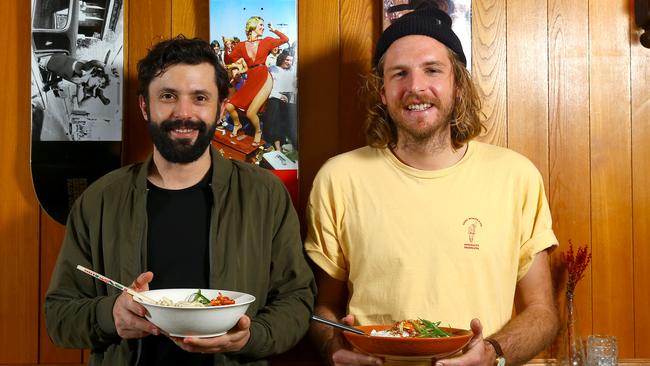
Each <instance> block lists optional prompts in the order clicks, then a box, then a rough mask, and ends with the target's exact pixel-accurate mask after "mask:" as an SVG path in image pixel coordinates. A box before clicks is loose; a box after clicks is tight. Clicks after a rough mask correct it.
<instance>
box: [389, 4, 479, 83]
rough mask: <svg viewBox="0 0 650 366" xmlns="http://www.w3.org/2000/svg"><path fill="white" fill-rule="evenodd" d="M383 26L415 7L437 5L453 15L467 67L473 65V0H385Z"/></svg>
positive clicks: (453, 25)
mask: <svg viewBox="0 0 650 366" xmlns="http://www.w3.org/2000/svg"><path fill="white" fill-rule="evenodd" d="M383 1H384V8H383V10H384V11H383V23H382V25H383V28H384V29H386V27H388V26H389V25H390V24H391V22H393V21H394V20H395V19H397V18H399V17H400V16H402V15H404V14H406V13H408V12H410V11H413V10H414V9H417V8H420V7H427V6H435V7H437V8H438V9H440V10H442V11H444V12H446V13H447V14H449V16H450V17H451V22H452V23H451V27H452V29H453V30H454V33H456V35H457V36H458V38H459V39H460V43H461V44H462V46H463V51H464V53H465V57H467V69H468V70H471V67H472V0H383Z"/></svg>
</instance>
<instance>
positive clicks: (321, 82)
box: [298, 0, 341, 227]
mask: <svg viewBox="0 0 650 366" xmlns="http://www.w3.org/2000/svg"><path fill="white" fill-rule="evenodd" d="M339 12H340V8H339V2H338V0H323V1H320V2H318V4H316V3H315V2H310V1H299V2H298V94H299V95H300V97H299V98H300V101H299V106H298V118H299V123H300V125H299V127H298V134H299V140H300V142H299V148H300V170H299V174H300V204H299V214H300V215H301V217H302V216H303V213H304V207H305V205H306V202H307V197H308V196H309V191H310V190H311V184H312V181H313V180H314V176H315V175H316V172H317V171H318V169H319V168H320V167H321V165H322V164H323V163H324V162H325V160H327V159H328V158H329V157H331V156H334V155H335V154H337V153H338V152H339V151H340V150H339V149H338V142H337V140H338V138H339V136H340V133H339V128H340V127H339V123H340V122H339V121H340V119H339V103H340V100H339V98H338V93H339V78H338V75H339V72H340V70H339V60H340V57H341V53H340V32H339V30H340V24H339V19H340V18H339ZM303 227H304V224H303Z"/></svg>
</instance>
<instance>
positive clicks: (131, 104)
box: [122, 0, 172, 164]
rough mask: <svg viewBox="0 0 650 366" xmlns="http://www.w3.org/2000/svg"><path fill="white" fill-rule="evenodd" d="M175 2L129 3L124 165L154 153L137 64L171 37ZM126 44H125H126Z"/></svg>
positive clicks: (150, 1)
mask: <svg viewBox="0 0 650 366" xmlns="http://www.w3.org/2000/svg"><path fill="white" fill-rule="evenodd" d="M171 18H172V0H138V1H129V11H128V19H129V24H130V28H129V33H128V48H129V53H128V59H127V60H125V63H126V64H127V65H126V67H127V69H128V70H129V71H128V82H127V83H126V87H127V90H126V93H125V98H124V100H125V103H124V104H125V112H126V113H125V116H124V149H123V154H124V155H123V157H122V161H123V162H124V163H125V164H126V163H132V162H137V161H142V160H144V158H145V157H146V156H147V155H148V154H149V153H150V152H151V140H149V132H148V130H147V123H146V122H145V121H144V119H143V118H142V114H141V113H140V108H139V107H138V94H137V90H138V80H137V75H138V72H137V70H138V68H137V64H138V60H140V59H141V58H142V57H144V56H145V55H146V54H147V50H148V49H149V48H151V46H152V45H154V44H155V43H157V42H158V41H160V40H163V39H167V38H169V37H170V36H171V31H172V21H171ZM125 42H126V40H125Z"/></svg>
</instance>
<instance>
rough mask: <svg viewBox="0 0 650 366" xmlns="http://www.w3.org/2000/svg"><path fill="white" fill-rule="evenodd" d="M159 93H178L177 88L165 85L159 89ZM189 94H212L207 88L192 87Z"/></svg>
mask: <svg viewBox="0 0 650 366" xmlns="http://www.w3.org/2000/svg"><path fill="white" fill-rule="evenodd" d="M160 93H171V94H179V92H178V89H174V88H170V87H165V88H162V89H160ZM190 94H193V95H197V94H204V95H212V93H211V92H210V91H209V90H208V89H193V90H192V91H191V92H190Z"/></svg>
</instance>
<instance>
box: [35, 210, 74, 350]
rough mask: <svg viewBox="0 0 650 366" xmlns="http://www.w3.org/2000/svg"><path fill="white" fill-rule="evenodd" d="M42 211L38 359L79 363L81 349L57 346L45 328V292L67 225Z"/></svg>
mask: <svg viewBox="0 0 650 366" xmlns="http://www.w3.org/2000/svg"><path fill="white" fill-rule="evenodd" d="M40 212H41V228H40V232H41V253H40V269H41V270H40V299H41V301H40V309H41V311H39V319H40V327H39V335H40V337H39V342H38V349H39V351H38V355H39V357H38V361H39V362H40V363H79V362H81V360H82V356H81V350H79V349H69V348H68V349H66V348H61V347H57V346H56V345H54V343H52V341H51V340H50V337H49V336H48V335H47V329H46V328H45V317H44V315H45V314H44V313H43V310H42V309H43V306H44V302H43V301H44V299H45V293H46V291H47V288H48V286H49V283H50V278H51V277H52V270H54V264H55V262H56V258H57V257H58V255H59V249H60V248H61V243H62V241H63V235H64V233H65V227H64V226H63V225H61V224H59V223H58V222H57V221H55V220H54V219H52V218H51V217H49V216H48V215H47V214H46V213H45V211H44V210H40Z"/></svg>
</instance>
